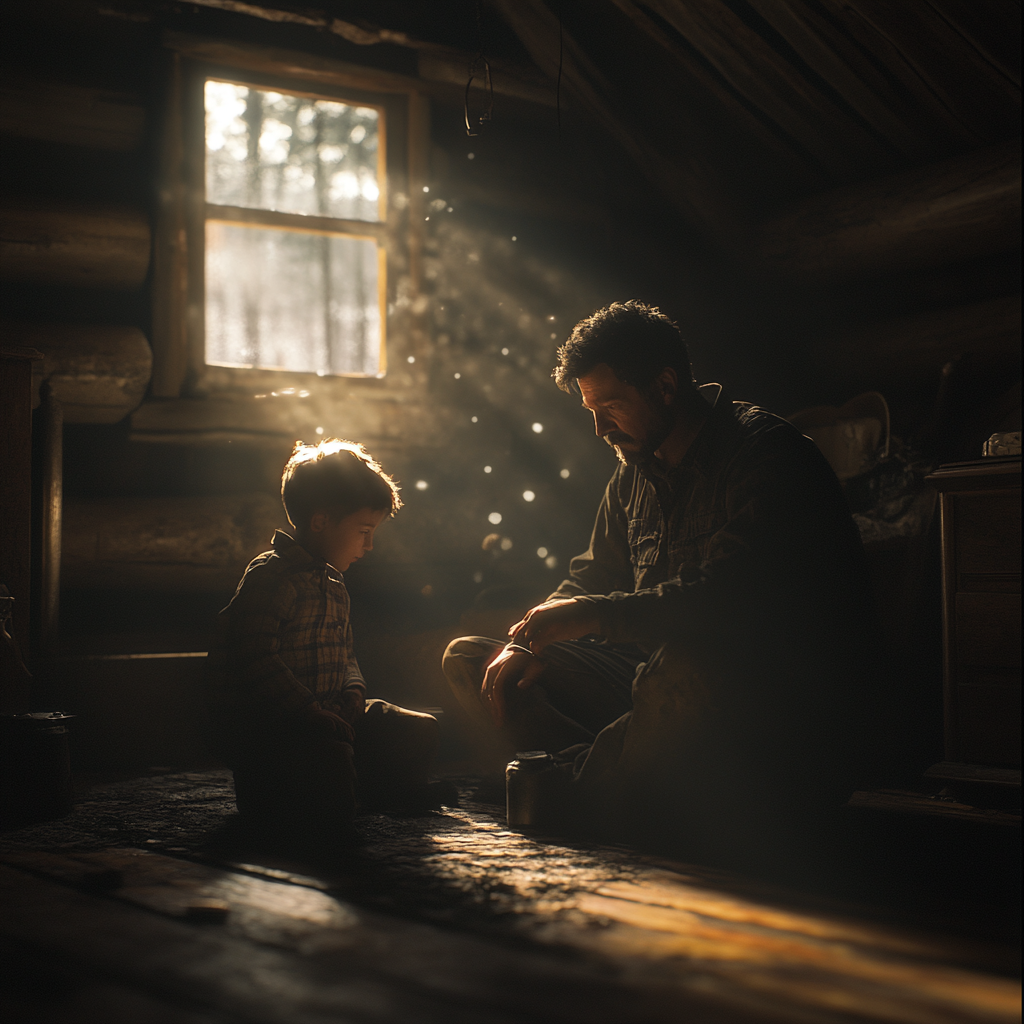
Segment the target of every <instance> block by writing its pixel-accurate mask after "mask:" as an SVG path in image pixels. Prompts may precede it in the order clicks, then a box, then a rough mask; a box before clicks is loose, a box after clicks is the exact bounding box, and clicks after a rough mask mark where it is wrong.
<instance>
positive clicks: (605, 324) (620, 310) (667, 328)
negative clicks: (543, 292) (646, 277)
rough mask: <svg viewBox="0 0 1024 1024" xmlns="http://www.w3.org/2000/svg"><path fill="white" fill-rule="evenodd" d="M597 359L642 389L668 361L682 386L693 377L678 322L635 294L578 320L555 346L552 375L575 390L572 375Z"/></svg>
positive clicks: (581, 372)
mask: <svg viewBox="0 0 1024 1024" xmlns="http://www.w3.org/2000/svg"><path fill="white" fill-rule="evenodd" d="M601 363H607V364H608V366H610V367H611V368H612V371H613V372H614V373H615V376H616V377H618V378H619V380H621V381H622V382H623V383H625V384H632V385H633V387H635V388H636V389H637V390H638V391H646V390H647V389H648V388H649V387H650V386H651V384H653V383H654V380H655V378H656V377H657V376H658V374H659V373H661V371H662V370H664V369H665V367H666V366H671V367H672V368H673V369H674V370H675V371H676V373H677V374H679V383H680V386H682V387H685V386H686V384H687V383H689V382H692V381H693V370H692V369H691V367H690V353H689V352H688V351H687V349H686V342H685V341H683V336H682V334H681V333H680V332H679V328H678V327H677V326H676V324H674V323H673V322H672V321H671V320H669V318H668V317H667V316H665V314H664V313H662V312H661V310H660V309H658V307H657V306H648V305H647V303H645V302H638V301H637V300H636V299H630V300H629V301H628V302H613V303H612V304H611V305H610V306H605V307H604V309H599V310H598V311H597V312H596V313H591V314H590V316H588V317H586V318H585V319H583V320H581V321H580V322H579V323H578V324H577V325H576V326H575V327H574V328H573V329H572V334H570V335H569V340H568V341H567V342H566V343H565V344H564V345H563V346H562V347H561V348H560V349H559V350H558V365H557V366H556V367H555V369H554V370H553V371H552V374H551V376H552V377H554V379H555V383H556V384H557V385H558V386H559V387H560V388H561V389H562V390H563V391H573V390H574V386H573V385H574V382H575V381H576V379H577V378H579V377H585V376H586V375H587V374H588V373H590V371H591V370H593V369H594V367H595V366H598V365H600V364H601Z"/></svg>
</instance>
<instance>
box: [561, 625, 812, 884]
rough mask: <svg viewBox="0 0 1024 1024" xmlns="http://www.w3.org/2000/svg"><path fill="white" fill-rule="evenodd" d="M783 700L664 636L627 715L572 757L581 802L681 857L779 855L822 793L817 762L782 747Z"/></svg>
mask: <svg viewBox="0 0 1024 1024" xmlns="http://www.w3.org/2000/svg"><path fill="white" fill-rule="evenodd" d="M786 708H787V704H786V701H785V700H783V699H782V698H781V697H779V698H778V699H776V698H774V697H772V696H771V695H768V696H767V697H766V695H765V694H763V693H762V692H760V691H759V689H758V681H757V680H756V679H752V678H750V677H748V676H744V675H743V673H742V672H740V671H739V670H738V669H737V667H736V666H735V665H734V664H732V663H730V660H729V659H728V657H727V656H719V655H716V654H709V653H703V652H701V653H698V652H695V651H693V650H692V649H689V648H687V647H684V646H683V645H680V644H665V645H663V646H662V647H660V648H659V649H658V650H657V651H656V652H655V653H654V655H652V657H651V658H650V660H649V661H648V662H647V664H646V665H645V666H644V667H643V668H642V669H641V671H640V672H638V673H637V677H636V680H635V682H634V685H633V711H632V713H631V714H629V715H625V716H623V718H621V719H619V720H618V721H617V722H615V723H613V724H612V725H610V726H609V727H608V728H606V729H605V730H603V731H602V732H601V733H600V735H599V736H598V737H597V739H596V740H595V742H594V744H593V746H592V747H591V749H590V751H589V753H588V755H587V756H586V758H585V760H583V761H582V763H580V762H579V761H578V762H577V772H576V789H577V792H578V795H579V797H580V800H581V803H583V805H584V806H585V807H586V808H587V812H588V813H589V814H590V815H591V817H592V818H593V820H594V821H595V822H600V821H603V820H607V819H608V818H609V817H610V818H611V819H612V820H613V821H614V823H615V825H616V827H617V829H618V831H619V832H620V834H626V835H633V836H638V835H646V836H648V837H657V838H660V839H670V840H671V841H672V842H674V843H676V844H678V845H679V847H680V848H681V849H682V850H684V851H685V852H686V853H687V855H692V856H698V857H710V858H712V859H715V860H717V861H720V862H732V863H736V864H739V863H741V862H742V859H743V857H748V858H750V859H760V860H761V861H762V862H766V861H768V860H774V861H776V862H779V861H780V858H786V857H788V856H789V855H790V854H792V853H793V852H794V851H793V848H792V845H791V843H790V840H791V838H792V837H793V836H795V835H796V834H797V831H796V830H797V829H798V828H800V827H802V825H801V822H806V821H810V820H813V818H814V815H815V814H817V813H820V811H821V810H822V809H823V808H824V806H825V802H826V801H825V799H824V798H823V796H822V794H824V793H826V792H829V791H830V790H829V786H828V784H827V783H828V778H827V776H828V773H829V766H828V764H827V763H826V761H825V760H823V759H822V760H821V763H820V764H817V763H816V764H808V763H801V759H800V758H794V757H793V750H794V743H795V742H796V740H797V738H796V737H794V736H793V735H792V725H791V723H790V720H791V719H792V718H793V714H792V709H790V711H789V713H787V710H786ZM823 779H824V780H825V783H826V784H825V785H823V783H822V780H823Z"/></svg>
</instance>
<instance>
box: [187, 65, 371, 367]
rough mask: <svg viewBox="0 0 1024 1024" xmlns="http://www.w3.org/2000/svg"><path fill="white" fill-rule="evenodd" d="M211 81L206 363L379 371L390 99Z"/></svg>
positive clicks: (208, 98)
mask: <svg viewBox="0 0 1024 1024" xmlns="http://www.w3.org/2000/svg"><path fill="white" fill-rule="evenodd" d="M204 93H205V104H206V133H205V134H206V198H207V205H206V216H207V226H206V330H205V335H206V362H207V364H210V365H216V366H233V367H246V368H259V369H275V370H291V371H296V372H305V373H317V374H319V375H321V376H323V375H329V374H334V375H345V376H381V375H382V374H383V372H384V334H385V323H384V315H383V310H384V308H385V300H384V295H385V261H384V258H383V248H382V244H381V243H382V237H381V235H380V231H381V226H380V222H381V221H383V219H384V210H385V206H384V196H383V192H384V188H383V185H384V161H383V150H384V145H383V142H384V134H383V132H384V118H383V111H381V110H379V109H377V108H374V107H367V106H361V105H357V104H348V103H343V102H340V101H337V100H327V99H322V98H317V97H311V96H308V95H305V94H301V93H289V92H285V91H282V90H272V89H260V88H256V87H254V86H248V85H242V84H237V83H233V82H225V81H220V80H216V79H208V80H207V81H206V83H205V90H204ZM310 221H315V223H310ZM346 221H347V222H348V223H346ZM353 221H363V222H365V223H366V229H365V232H366V233H363V232H362V230H361V229H360V228H358V227H357V225H355V224H353V223H352V222H353ZM304 222H305V223H304ZM332 222H333V223H332ZM356 232H359V233H358V234H357V233H356Z"/></svg>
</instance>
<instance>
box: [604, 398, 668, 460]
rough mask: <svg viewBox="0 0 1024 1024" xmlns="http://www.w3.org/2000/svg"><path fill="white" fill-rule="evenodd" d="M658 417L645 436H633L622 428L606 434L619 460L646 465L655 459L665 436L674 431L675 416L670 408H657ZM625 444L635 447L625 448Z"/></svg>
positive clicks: (607, 440)
mask: <svg viewBox="0 0 1024 1024" xmlns="http://www.w3.org/2000/svg"><path fill="white" fill-rule="evenodd" d="M655 411H656V412H657V413H658V418H657V420H656V421H655V423H654V425H653V426H652V427H651V429H650V430H649V431H648V432H647V433H646V434H645V435H644V436H643V437H631V436H630V435H629V434H624V433H623V432H622V431H621V430H613V431H612V432H611V433H610V434H605V436H604V440H605V441H606V442H607V443H608V444H609V445H610V446H611V447H612V448H614V449H615V454H616V455H617V456H618V459H619V462H621V463H622V464H623V465H624V466H646V465H648V464H649V463H651V462H653V461H654V453H655V452H656V451H657V450H658V449H659V448H660V447H661V446H662V444H664V442H665V438H666V437H668V435H669V434H671V433H672V427H673V425H674V423H675V417H674V416H673V415H672V412H671V410H670V409H665V408H661V409H656V410H655ZM623 444H629V445H631V446H633V447H630V448H628V449H624V448H623V447H622V445H623Z"/></svg>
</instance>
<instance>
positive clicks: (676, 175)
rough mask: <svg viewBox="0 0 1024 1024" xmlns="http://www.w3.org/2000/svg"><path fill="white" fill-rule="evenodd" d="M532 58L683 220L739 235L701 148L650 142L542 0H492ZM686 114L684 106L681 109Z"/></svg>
mask: <svg viewBox="0 0 1024 1024" xmlns="http://www.w3.org/2000/svg"><path fill="white" fill-rule="evenodd" d="M494 7H495V8H496V9H497V10H498V11H499V12H500V14H501V15H502V17H503V18H504V19H505V20H506V22H507V23H508V24H509V25H510V26H511V27H512V29H513V30H514V31H515V33H516V35H517V36H518V37H519V39H520V41H521V42H522V43H523V45H524V46H525V47H526V50H527V52H528V53H529V54H530V57H531V58H532V59H533V61H534V63H535V64H536V65H537V66H538V67H539V68H541V70H543V71H544V72H546V73H547V74H548V75H549V76H550V77H551V78H552V79H557V77H558V76H559V71H561V80H562V88H563V89H564V90H565V92H566V93H568V94H569V95H570V96H571V97H572V98H573V99H574V100H575V101H576V102H578V103H579V105H580V106H581V107H582V108H583V109H585V110H586V111H588V112H589V114H590V115H591V117H593V118H594V119H595V120H596V121H598V122H599V123H600V124H601V125H602V126H603V127H604V129H605V130H606V131H607V132H608V133H609V134H610V135H611V136H612V137H613V138H614V139H615V140H616V141H617V142H618V143H619V144H620V145H621V146H622V148H623V149H624V150H625V151H626V153H627V154H629V156H630V157H632V159H633V160H634V161H635V162H636V164H637V165H638V166H639V167H640V169H641V170H642V171H643V173H644V174H645V175H646V177H647V178H648V180H650V181H651V182H652V183H653V184H654V185H656V186H657V187H658V188H659V189H660V191H661V192H662V194H663V195H665V196H666V198H667V199H668V200H669V202H670V203H671V204H672V206H673V207H674V208H675V209H676V210H677V211H678V212H679V213H680V214H682V216H683V217H684V218H685V220H686V221H687V222H688V223H689V224H690V225H692V226H693V227H695V228H696V229H697V230H699V231H700V232H701V233H702V234H703V235H705V236H706V237H708V238H711V239H713V240H715V241H717V242H718V243H719V244H723V243H726V244H728V243H729V242H730V241H731V240H732V239H734V238H737V237H739V235H740V233H741V231H740V225H739V223H738V221H737V215H736V204H735V203H733V202H731V201H730V200H729V199H728V198H727V197H726V196H725V195H724V194H723V192H722V190H721V187H720V186H719V184H718V182H717V181H716V178H717V175H716V173H715V172H714V171H713V170H712V169H711V168H709V167H706V166H704V157H703V154H702V153H701V152H700V151H699V149H698V147H696V146H694V147H691V149H690V151H689V152H688V154H687V155H686V156H685V158H683V159H678V158H675V157H673V158H669V157H667V156H666V155H665V154H663V153H661V152H660V151H658V150H657V149H655V147H653V146H652V145H651V144H650V143H649V142H648V141H647V139H646V138H645V137H644V135H643V133H642V132H640V131H638V130H637V129H636V127H635V126H634V125H633V124H632V123H631V121H630V118H629V117H628V114H627V112H625V111H622V110H621V109H620V108H619V105H618V103H617V101H616V99H615V96H616V92H617V90H616V88H615V86H614V84H613V83H612V82H611V81H609V80H608V79H607V78H606V77H605V75H604V74H603V73H602V72H601V70H600V69H599V68H598V67H597V66H596V65H595V64H594V63H593V61H591V60H590V58H589V57H588V56H587V55H586V53H585V52H584V51H583V49H582V48H581V47H580V46H579V45H578V44H577V42H576V41H575V40H574V39H573V37H572V36H571V35H570V34H569V33H568V32H567V31H565V29H564V28H561V31H560V25H559V21H558V19H557V18H556V17H555V15H554V14H553V13H552V12H551V11H550V10H549V9H548V8H547V6H546V5H545V4H544V3H543V0H495V2H494ZM680 116H681V118H685V112H680ZM695 130H699V129H698V128H697V127H696V126H695Z"/></svg>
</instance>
